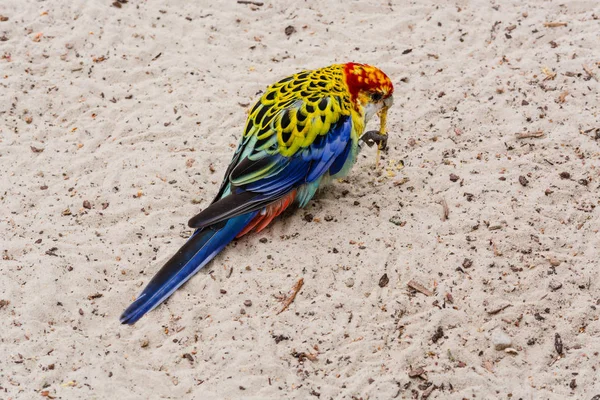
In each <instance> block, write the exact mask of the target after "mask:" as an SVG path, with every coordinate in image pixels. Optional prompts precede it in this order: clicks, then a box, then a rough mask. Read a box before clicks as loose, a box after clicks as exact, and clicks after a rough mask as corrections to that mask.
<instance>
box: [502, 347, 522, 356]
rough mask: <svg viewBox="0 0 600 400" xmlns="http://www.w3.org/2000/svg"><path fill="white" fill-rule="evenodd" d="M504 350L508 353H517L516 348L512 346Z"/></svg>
mask: <svg viewBox="0 0 600 400" xmlns="http://www.w3.org/2000/svg"><path fill="white" fill-rule="evenodd" d="M504 352H505V353H508V354H515V355H516V354H519V352H518V351H517V350H515V349H513V348H512V347H507V348H506V349H504Z"/></svg>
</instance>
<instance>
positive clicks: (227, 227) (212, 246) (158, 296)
mask: <svg viewBox="0 0 600 400" xmlns="http://www.w3.org/2000/svg"><path fill="white" fill-rule="evenodd" d="M256 214H257V211H254V212H251V213H248V214H243V215H239V216H237V217H234V218H231V219H229V220H227V221H223V222H222V223H219V224H217V225H216V226H210V227H207V228H203V229H198V230H196V231H195V232H194V234H193V235H192V236H191V237H190V238H189V239H188V241H187V242H186V243H185V244H184V245H183V246H182V247H181V249H179V251H177V253H176V254H175V255H174V256H173V257H172V258H171V259H170V260H169V261H167V263H166V264H165V265H164V266H163V267H162V268H161V269H160V271H159V272H158V273H157V274H156V275H155V276H154V278H152V280H150V282H149V283H148V285H147V286H146V287H145V288H144V290H143V291H142V293H141V294H140V295H139V297H138V298H137V299H136V300H135V301H134V302H133V303H132V304H131V305H130V306H129V307H127V309H126V310H125V311H124V312H123V314H122V315H121V318H120V320H121V323H123V324H129V325H133V324H135V323H136V322H137V321H138V320H139V319H140V318H141V317H142V316H143V315H144V314H146V313H147V312H149V311H151V310H152V309H153V308H155V307H156V306H158V305H159V304H161V303H162V302H163V301H165V300H166V299H167V298H168V297H169V296H170V295H171V294H172V293H173V292H174V291H175V290H177V289H178V288H179V287H180V286H181V285H183V284H184V283H185V282H186V281H187V280H188V279H190V278H191V277H192V276H193V275H194V274H195V273H196V272H198V271H199V270H200V269H202V267H204V266H205V265H206V264H207V263H208V262H209V261H210V260H212V259H213V258H214V257H215V256H216V255H217V254H219V252H220V251H221V250H223V248H224V247H225V246H227V244H228V243H229V242H231V241H232V240H233V239H235V237H236V236H237V235H238V233H240V232H241V231H242V229H244V227H245V226H246V225H248V223H249V222H250V221H251V220H252V218H254V216H255V215H256Z"/></svg>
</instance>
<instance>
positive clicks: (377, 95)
mask: <svg viewBox="0 0 600 400" xmlns="http://www.w3.org/2000/svg"><path fill="white" fill-rule="evenodd" d="M382 97H383V94H381V93H379V92H374V93H371V100H373V101H374V102H378V101H379V100H381V99H382Z"/></svg>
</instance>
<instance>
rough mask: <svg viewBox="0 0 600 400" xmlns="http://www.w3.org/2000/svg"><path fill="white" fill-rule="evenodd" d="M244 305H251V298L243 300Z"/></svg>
mask: <svg viewBox="0 0 600 400" xmlns="http://www.w3.org/2000/svg"><path fill="white" fill-rule="evenodd" d="M244 305H245V306H246V307H251V306H252V300H244Z"/></svg>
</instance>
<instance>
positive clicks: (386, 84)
mask: <svg viewBox="0 0 600 400" xmlns="http://www.w3.org/2000/svg"><path fill="white" fill-rule="evenodd" d="M344 74H345V76H346V85H348V90H349V91H350V94H351V95H352V100H353V101H355V100H356V99H357V98H358V97H359V95H360V94H365V95H369V96H373V97H374V98H379V99H386V98H388V97H390V96H391V95H392V94H393V93H394V85H392V81H390V78H388V76H387V75H386V74H385V73H384V72H383V71H381V70H380V69H379V68H375V67H372V66H370V65H366V64H356V63H352V62H350V63H347V64H345V65H344Z"/></svg>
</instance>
